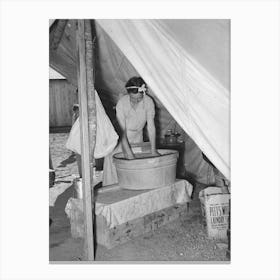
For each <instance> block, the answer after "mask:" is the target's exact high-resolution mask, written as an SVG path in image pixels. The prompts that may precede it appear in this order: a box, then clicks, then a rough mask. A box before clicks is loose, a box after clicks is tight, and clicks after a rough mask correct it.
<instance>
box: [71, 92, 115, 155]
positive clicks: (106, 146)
mask: <svg viewBox="0 0 280 280" xmlns="http://www.w3.org/2000/svg"><path fill="white" fill-rule="evenodd" d="M95 103H96V122H97V126H96V142H95V149H94V157H95V158H102V157H105V156H106V155H108V154H109V153H111V152H112V151H113V149H114V148H115V147H116V145H117V143H118V138H119V136H118V134H117V133H116V131H115V129H114V127H113V125H112V123H111V121H110V119H109V117H108V116H107V114H106V112H105V110H104V108H103V105H102V103H101V100H100V98H99V96H98V94H97V92H96V91H95ZM66 148H67V149H69V150H71V151H73V152H75V153H77V154H81V144H80V118H77V120H76V121H75V123H74V124H73V126H72V129H71V131H70V134H69V137H68V140H67V142H66Z"/></svg>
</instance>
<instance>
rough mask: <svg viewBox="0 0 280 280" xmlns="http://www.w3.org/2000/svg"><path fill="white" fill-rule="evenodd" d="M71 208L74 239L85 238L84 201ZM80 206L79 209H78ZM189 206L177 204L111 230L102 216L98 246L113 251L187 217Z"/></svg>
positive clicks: (97, 223)
mask: <svg viewBox="0 0 280 280" xmlns="http://www.w3.org/2000/svg"><path fill="white" fill-rule="evenodd" d="M73 201H74V202H75V203H73V204H72V205H73V207H72V208H71V214H70V215H69V217H70V224H71V234H72V237H74V238H78V237H80V238H81V237H83V232H84V229H83V227H84V221H83V220H84V217H83V212H82V207H81V205H82V200H80V199H75V200H73ZM78 206H79V207H78ZM187 212H188V204H187V203H185V204H176V205H173V206H171V207H168V208H165V209H163V210H160V211H157V212H153V213H151V214H148V215H145V216H143V217H140V218H137V219H134V220H131V221H127V222H125V223H123V224H120V225H118V226H114V227H113V228H110V227H109V226H108V225H107V222H106V220H105V218H104V217H103V216H102V215H97V216H96V217H95V219H96V220H95V234H96V241H97V243H98V244H100V245H103V246H105V247H106V248H107V249H111V248H113V247H115V246H116V245H119V244H123V243H125V242H127V241H129V240H131V239H133V238H135V237H137V236H140V235H142V234H144V233H148V232H151V231H154V230H156V229H158V228H159V227H161V226H163V225H166V224H167V223H169V222H171V221H174V220H176V219H177V218H179V217H180V216H182V215H187Z"/></svg>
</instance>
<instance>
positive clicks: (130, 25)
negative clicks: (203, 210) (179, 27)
mask: <svg viewBox="0 0 280 280" xmlns="http://www.w3.org/2000/svg"><path fill="white" fill-rule="evenodd" d="M97 22H98V24H100V26H101V27H102V28H103V29H104V30H105V31H106V32H107V34H109V36H110V37H111V39H112V40H113V41H114V42H115V43H116V45H117V46H118V47H119V48H120V50H121V51H122V52H123V53H124V54H125V56H126V57H127V58H128V59H129V61H130V62H131V64H132V65H133V66H134V67H135V69H136V70H137V71H138V72H139V73H140V75H141V76H142V77H143V78H144V80H145V81H146V82H147V83H148V85H149V87H150V88H151V89H152V90H153V92H154V93H155V94H156V96H157V97H158V98H159V99H160V101H161V102H162V103H163V105H164V106H165V107H166V109H167V110H168V111H169V113H170V114H171V115H172V116H173V117H174V119H175V120H176V121H177V122H178V124H179V125H180V126H181V127H182V128H183V129H184V130H185V131H186V132H187V134H188V135H190V136H191V137H192V139H193V140H194V141H195V143H196V144H197V145H198V146H199V147H200V149H201V150H202V151H203V152H204V153H205V155H206V156H207V157H208V158H209V159H210V160H211V161H212V162H213V164H214V165H215V166H216V167H217V168H218V169H219V170H220V171H221V172H222V173H223V174H224V176H225V177H226V178H227V179H230V156H229V150H230V149H229V137H230V135H229V116H230V108H229V98H230V96H229V91H228V90H227V89H226V88H224V87H223V86H222V85H221V84H219V83H218V82H217V81H216V80H215V79H214V78H213V77H212V76H211V75H210V74H209V73H208V72H207V71H206V70H205V69H204V68H203V67H202V66H201V65H199V64H198V63H197V62H196V61H195V60H194V59H193V58H192V57H191V56H190V55H189V54H188V53H187V51H186V50H185V49H184V48H183V47H182V46H181V45H179V44H178V43H177V42H176V41H175V40H174V39H173V38H174V37H172V34H170V32H169V31H168V30H167V29H166V28H165V26H164V25H163V24H162V23H161V22H160V21H158V20H97Z"/></svg>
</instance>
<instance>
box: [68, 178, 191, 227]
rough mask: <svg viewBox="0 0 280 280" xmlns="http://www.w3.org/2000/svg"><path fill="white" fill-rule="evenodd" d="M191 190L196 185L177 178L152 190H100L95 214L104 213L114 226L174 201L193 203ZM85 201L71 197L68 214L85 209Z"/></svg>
mask: <svg viewBox="0 0 280 280" xmlns="http://www.w3.org/2000/svg"><path fill="white" fill-rule="evenodd" d="M192 191H193V186H192V185H191V184H190V183H189V182H187V181H186V180H177V181H176V182H175V183H174V184H172V185H169V186H166V187H162V188H158V189H153V190H141V191H134V190H133V191H132V190H125V189H119V190H116V191H112V192H106V193H100V194H98V195H97V201H96V204H95V214H96V215H101V216H103V217H104V218H105V220H106V223H107V225H108V227H109V228H113V227H115V226H118V225H121V224H123V223H125V222H127V221H131V220H134V219H137V218H140V217H143V216H145V215H147V214H150V213H153V212H156V211H159V210H162V209H165V208H167V207H170V206H173V205H175V204H184V203H187V202H190V201H191V195H192ZM82 203H83V202H82V200H77V199H74V198H70V199H69V201H68V203H67V205H66V208H65V212H66V214H67V215H68V217H70V216H71V211H72V209H73V208H76V209H77V208H78V209H79V210H80V211H82V209H83V206H82Z"/></svg>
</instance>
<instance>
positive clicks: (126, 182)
mask: <svg viewBox="0 0 280 280" xmlns="http://www.w3.org/2000/svg"><path fill="white" fill-rule="evenodd" d="M158 152H159V154H160V156H158V157H153V156H152V155H151V153H135V157H136V159H133V160H129V159H125V158H124V155H123V153H117V154H115V155H114V156H113V160H114V163H115V166H116V169H117V175H118V184H119V186H120V187H122V188H125V189H131V190H144V189H155V188H160V187H164V186H168V185H171V184H173V183H174V182H175V180H176V165H177V159H178V156H179V153H178V151H175V150H165V149H159V150H158Z"/></svg>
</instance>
